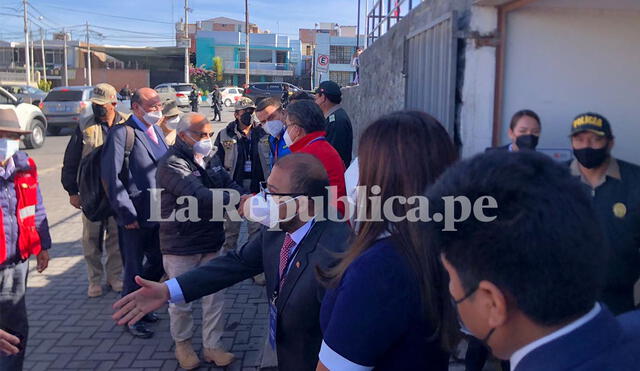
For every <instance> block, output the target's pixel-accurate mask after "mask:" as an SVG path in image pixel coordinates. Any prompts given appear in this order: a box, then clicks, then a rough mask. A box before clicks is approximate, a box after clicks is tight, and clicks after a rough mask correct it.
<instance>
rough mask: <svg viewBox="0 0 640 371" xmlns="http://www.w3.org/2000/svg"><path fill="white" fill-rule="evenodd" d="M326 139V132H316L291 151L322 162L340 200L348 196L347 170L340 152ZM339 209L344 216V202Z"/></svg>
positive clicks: (301, 140) (338, 206) (308, 135)
mask: <svg viewBox="0 0 640 371" xmlns="http://www.w3.org/2000/svg"><path fill="white" fill-rule="evenodd" d="M324 137H325V132H324V131H315V132H313V133H310V134H307V135H306V136H305V137H303V138H302V139H300V140H298V141H297V142H295V143H293V144H292V145H291V146H289V149H290V150H291V152H294V153H295V152H299V153H309V154H311V155H314V156H315V157H316V158H317V159H318V160H320V162H322V165H324V168H325V170H326V171H327V175H329V185H330V186H335V187H337V189H338V194H337V198H340V197H342V196H346V194H347V191H346V187H345V184H344V172H345V170H346V169H345V168H344V162H343V161H342V158H341V157H340V155H339V154H338V151H336V150H335V148H333V146H331V144H329V142H327V140H326V139H325V138H324ZM337 198H336V199H337ZM333 206H334V207H335V206H336V205H335V204H334V205H333ZM337 209H338V211H339V212H340V214H341V215H344V211H345V205H344V203H343V202H339V203H338V205H337Z"/></svg>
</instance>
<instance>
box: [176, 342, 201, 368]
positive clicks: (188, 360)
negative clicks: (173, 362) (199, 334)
mask: <svg viewBox="0 0 640 371" xmlns="http://www.w3.org/2000/svg"><path fill="white" fill-rule="evenodd" d="M176 359H177V360H178V363H180V367H182V368H184V369H185V370H193V369H196V368H198V366H200V359H199V358H198V355H197V354H196V352H195V351H194V350H193V346H192V345H191V340H185V341H177V342H176Z"/></svg>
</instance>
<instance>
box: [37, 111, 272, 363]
mask: <svg viewBox="0 0 640 371" xmlns="http://www.w3.org/2000/svg"><path fill="white" fill-rule="evenodd" d="M225 110H226V112H224V113H223V121H222V123H217V122H216V123H215V124H214V126H215V127H216V131H218V130H221V129H222V128H224V127H225V126H226V125H227V123H228V122H230V121H232V120H233V115H232V112H230V111H229V109H225ZM201 112H204V113H206V114H207V117H209V118H210V117H211V116H212V114H211V113H210V109H209V107H203V109H202V110H201ZM69 134H70V133H69V132H63V134H62V135H60V136H55V137H54V136H49V137H47V139H46V142H45V144H44V146H43V147H42V148H40V149H38V150H30V151H28V153H29V154H30V155H31V156H32V157H33V158H34V159H35V161H36V163H37V164H38V169H39V176H40V186H41V190H42V196H43V198H44V204H45V207H46V209H47V214H48V219H49V225H50V227H51V236H52V240H53V247H52V248H51V250H50V255H51V261H50V262H49V268H48V269H47V270H46V271H45V272H43V273H42V274H39V273H38V272H37V271H36V270H35V263H34V262H33V261H34V259H32V263H31V269H30V272H29V281H28V289H27V308H28V315H29V324H30V330H29V331H30V334H29V340H28V346H27V357H26V361H25V369H26V370H34V371H36V370H54V369H64V370H82V371H87V370H176V369H178V363H177V361H176V359H175V356H174V353H173V346H174V343H173V341H172V339H171V336H170V334H169V316H168V314H167V310H166V307H165V308H163V309H161V310H160V311H158V314H159V316H160V318H161V321H160V322H159V323H158V324H155V325H154V326H153V328H154V330H155V335H154V337H153V338H151V339H137V338H134V337H132V336H131V335H130V334H128V333H127V332H125V331H124V330H123V328H121V327H118V326H117V325H116V324H115V322H114V321H113V320H112V319H111V315H112V314H113V311H112V309H111V305H112V304H113V303H114V302H115V301H116V300H117V298H118V296H117V295H116V293H114V292H112V291H106V294H105V295H104V296H102V297H99V298H91V299H90V298H88V297H87V273H86V264H85V262H84V258H83V256H82V247H81V243H80V238H81V233H82V222H81V219H80V211H79V210H76V209H75V208H73V207H72V206H71V205H69V202H68V195H67V194H66V192H65V191H64V190H63V189H62V186H61V184H60V170H61V168H62V159H63V155H64V150H65V147H66V145H67V142H68V141H69ZM105 287H106V286H105ZM194 304H195V305H194V310H195V313H196V314H195V323H196V326H197V328H196V330H195V336H194V339H193V342H194V347H195V349H196V351H199V350H200V348H201V329H202V328H201V321H200V320H201V310H200V305H199V302H197V303H194ZM266 312H267V304H266V300H265V293H264V288H263V287H261V286H257V285H254V284H253V283H252V282H251V281H250V280H249V281H246V282H243V283H240V284H238V285H236V286H234V287H232V288H230V289H228V290H227V291H226V301H225V311H224V315H223V316H224V318H223V319H224V323H225V334H224V337H223V338H222V341H223V344H224V347H225V348H226V349H228V350H229V351H231V352H233V353H234V354H235V355H236V358H237V360H236V361H235V362H234V363H232V364H231V365H230V366H228V367H227V368H226V369H227V370H254V369H256V367H257V366H259V363H260V359H261V349H262V346H263V344H264V337H265V336H266V333H267V314H266ZM201 369H207V368H206V367H205V368H201ZM209 369H212V370H217V369H219V368H215V367H211V368H209Z"/></svg>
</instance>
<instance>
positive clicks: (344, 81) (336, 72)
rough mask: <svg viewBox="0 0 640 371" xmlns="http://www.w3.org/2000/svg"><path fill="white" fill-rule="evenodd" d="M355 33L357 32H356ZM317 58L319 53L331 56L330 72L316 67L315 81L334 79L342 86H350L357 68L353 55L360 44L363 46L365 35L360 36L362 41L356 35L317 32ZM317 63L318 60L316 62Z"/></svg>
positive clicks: (318, 82)
mask: <svg viewBox="0 0 640 371" xmlns="http://www.w3.org/2000/svg"><path fill="white" fill-rule="evenodd" d="M354 35H355V32H354ZM315 39H316V46H315V57H314V58H315V59H317V57H318V56H319V55H328V56H329V72H328V73H326V72H320V71H319V70H318V68H317V67H316V68H314V71H313V72H314V79H313V80H314V82H315V84H320V83H321V82H322V81H326V80H332V81H335V82H336V83H337V84H338V85H340V86H348V85H350V84H351V83H352V82H353V79H354V76H355V72H356V69H355V67H354V66H353V65H352V61H353V56H354V54H355V52H356V48H357V46H358V45H360V46H362V45H363V42H364V37H363V36H361V37H360V42H359V43H358V40H357V39H356V37H355V36H354V37H345V36H331V35H330V34H327V33H317V34H316V35H315ZM314 63H317V62H314Z"/></svg>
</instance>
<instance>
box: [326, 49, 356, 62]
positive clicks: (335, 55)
mask: <svg viewBox="0 0 640 371" xmlns="http://www.w3.org/2000/svg"><path fill="white" fill-rule="evenodd" d="M330 51H331V55H330V57H329V58H330V59H329V63H331V64H351V57H353V53H355V51H356V48H355V46H337V45H331V47H330Z"/></svg>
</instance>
